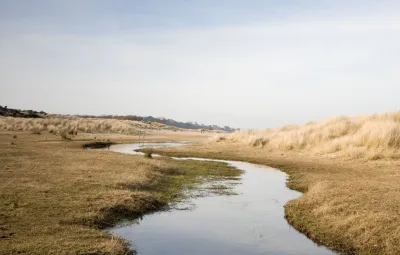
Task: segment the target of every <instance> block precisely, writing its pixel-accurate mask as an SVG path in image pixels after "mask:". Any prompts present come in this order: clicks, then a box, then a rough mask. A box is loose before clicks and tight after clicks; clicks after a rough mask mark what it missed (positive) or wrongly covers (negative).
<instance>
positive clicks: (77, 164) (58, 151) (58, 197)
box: [0, 133, 240, 254]
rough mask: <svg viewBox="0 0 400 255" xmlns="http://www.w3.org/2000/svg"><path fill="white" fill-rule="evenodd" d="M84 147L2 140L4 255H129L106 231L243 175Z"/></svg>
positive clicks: (31, 138) (0, 231)
mask: <svg viewBox="0 0 400 255" xmlns="http://www.w3.org/2000/svg"><path fill="white" fill-rule="evenodd" d="M99 139H100V138H99V137H98V138H97V140H99ZM107 139H109V138H107ZM86 142H87V141H73V140H72V141H63V140H61V139H56V137H52V139H51V140H50V139H48V136H47V135H44V134H43V135H32V134H30V133H0V165H1V168H0V183H1V184H0V201H1V203H0V213H1V217H0V236H1V241H0V253H1V254H21V253H22V254H130V253H131V251H130V250H129V249H128V246H129V245H128V244H127V243H125V242H124V241H123V240H121V239H118V238H115V237H114V238H113V237H111V236H110V235H109V234H107V233H105V232H104V231H102V229H103V228H105V227H110V226H113V225H114V224H115V223H117V222H119V221H120V220H121V219H125V218H132V217H137V216H139V215H141V214H143V213H146V212H151V211H154V210H160V209H162V208H164V207H165V206H166V204H167V203H168V202H171V201H176V200H178V199H181V198H183V197H184V196H185V193H184V192H183V191H184V190H186V189H188V188H191V187H194V186H195V185H197V184H199V183H200V182H201V181H205V180H207V179H209V180H210V179H212V180H219V179H223V178H227V177H235V176H238V175H240V171H238V170H234V169H232V168H231V167H229V166H227V165H226V164H221V163H215V162H194V161H172V160H168V159H146V158H144V157H142V156H133V155H124V154H119V153H112V152H107V151H88V150H84V149H82V146H83V144H84V143H86ZM111 142H112V140H111ZM200 176H202V177H205V178H199V177H200Z"/></svg>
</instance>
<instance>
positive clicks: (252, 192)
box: [110, 143, 333, 255]
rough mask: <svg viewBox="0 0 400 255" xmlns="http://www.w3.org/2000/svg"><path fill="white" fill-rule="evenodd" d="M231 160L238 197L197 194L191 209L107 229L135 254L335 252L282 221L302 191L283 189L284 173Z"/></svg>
mask: <svg viewBox="0 0 400 255" xmlns="http://www.w3.org/2000/svg"><path fill="white" fill-rule="evenodd" d="M152 145H154V144H152ZM163 145H166V144H165V143H164V144H163ZM163 145H162V144H159V146H163ZM173 145H179V144H173ZM135 146H136V148H137V146H138V145H137V144H135V145H115V146H112V147H111V148H110V150H113V151H120V152H125V151H132V150H133V149H135ZM230 164H231V165H233V166H235V167H237V168H240V169H243V170H245V171H246V172H245V173H244V174H243V176H242V180H241V184H239V185H236V186H235V188H234V191H235V192H236V193H238V194H239V195H234V196H211V197H201V198H197V199H194V200H193V201H191V202H194V204H195V208H194V210H190V211H188V210H172V211H169V212H160V213H155V214H151V215H147V216H145V217H144V218H143V220H142V221H140V223H139V224H133V225H131V226H125V227H120V228H115V229H113V230H112V231H111V232H112V233H114V234H116V235H118V236H122V237H124V238H126V239H128V240H130V241H132V243H133V248H134V249H136V250H137V251H138V254H139V255H152V254H167V255H168V254H230V255H232V254H270V255H278V254H284V255H286V254H296V255H298V254H304V255H305V254H333V253H332V252H331V251H329V250H327V249H326V248H324V247H318V246H317V245H315V244H314V243H313V242H312V241H311V240H309V239H307V238H306V237H305V236H304V235H302V234H300V233H299V232H297V231H296V230H295V229H293V228H291V227H290V225H288V223H287V222H286V220H285V219H284V208H283V205H284V204H285V203H286V202H287V201H288V200H291V199H295V198H297V197H299V196H300V195H301V193H299V192H296V191H292V190H289V189H288V188H287V187H286V185H285V182H286V174H285V173H283V172H281V171H278V170H275V169H271V168H268V167H264V166H260V165H254V164H249V163H244V162H230Z"/></svg>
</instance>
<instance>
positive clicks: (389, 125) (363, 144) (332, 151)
mask: <svg viewBox="0 0 400 255" xmlns="http://www.w3.org/2000/svg"><path fill="white" fill-rule="evenodd" d="M210 142H211V143H239V144H242V145H246V146H251V147H254V148H265V149H269V150H273V151H282V152H287V151H295V152H307V153H310V154H314V155H317V154H318V155H328V156H332V157H340V158H349V159H353V158H363V159H366V160H378V159H397V158H400V112H393V113H386V114H376V115H371V116H356V117H346V116H342V117H336V118H330V119H327V120H323V121H320V122H309V123H307V124H305V125H287V126H283V127H278V128H272V129H265V130H249V131H236V132H234V133H231V134H228V135H218V136H216V137H214V138H212V139H211V140H210Z"/></svg>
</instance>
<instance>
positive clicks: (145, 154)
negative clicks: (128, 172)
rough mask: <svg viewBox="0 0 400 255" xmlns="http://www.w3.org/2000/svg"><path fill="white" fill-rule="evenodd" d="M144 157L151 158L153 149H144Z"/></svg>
mask: <svg viewBox="0 0 400 255" xmlns="http://www.w3.org/2000/svg"><path fill="white" fill-rule="evenodd" d="M144 157H145V158H153V151H152V150H148V151H145V153H144Z"/></svg>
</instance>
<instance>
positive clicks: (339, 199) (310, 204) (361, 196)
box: [154, 113, 400, 255]
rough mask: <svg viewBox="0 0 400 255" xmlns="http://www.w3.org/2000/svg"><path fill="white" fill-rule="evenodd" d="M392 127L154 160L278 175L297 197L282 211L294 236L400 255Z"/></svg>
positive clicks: (299, 130) (316, 130) (348, 249)
mask: <svg viewBox="0 0 400 255" xmlns="http://www.w3.org/2000/svg"><path fill="white" fill-rule="evenodd" d="M399 124H400V113H391V114H383V115H375V116H369V117H354V118H347V117H341V118H335V119H330V120H327V121H323V122H318V123H309V124H307V125H304V126H292V127H289V126H287V127H283V128H278V129H271V130H266V131H254V132H251V131H243V132H237V133H234V134H231V135H227V136H223V137H221V136H220V137H217V138H214V139H213V141H211V142H210V141H208V142H207V143H203V144H199V145H191V146H185V147H176V148H166V149H156V150H155V151H154V152H155V153H159V154H165V155H171V156H186V157H188V156H195V157H208V158H218V159H231V160H243V161H248V162H254V163H259V164H265V165H268V166H271V167H275V168H278V169H281V170H283V171H285V172H287V173H288V174H289V176H290V177H289V180H288V183H287V185H288V187H290V188H292V189H296V190H299V191H302V192H303V193H304V196H302V197H301V198H299V199H296V200H293V201H290V202H289V203H288V204H287V205H285V215H286V218H287V219H288V221H289V222H290V223H291V224H292V225H293V226H294V227H295V228H297V229H298V230H300V231H301V232H303V233H306V234H307V235H308V236H309V237H310V238H311V239H313V240H314V241H316V242H317V243H320V244H324V245H326V246H328V247H330V248H332V249H334V250H337V251H341V252H344V253H347V254H371V255H372V254H393V255H394V254H400V245H399V244H400V224H399V222H400V214H399V211H400V188H399V187H400V160H399V159H398V150H399V148H400V147H399V141H400V138H399V135H400V131H399ZM216 141H218V142H216ZM256 141H259V142H256ZM332 148H335V149H334V150H333V149H332ZM354 151H359V153H357V154H352V153H353V152H354ZM332 155H334V156H332Z"/></svg>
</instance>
